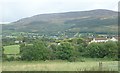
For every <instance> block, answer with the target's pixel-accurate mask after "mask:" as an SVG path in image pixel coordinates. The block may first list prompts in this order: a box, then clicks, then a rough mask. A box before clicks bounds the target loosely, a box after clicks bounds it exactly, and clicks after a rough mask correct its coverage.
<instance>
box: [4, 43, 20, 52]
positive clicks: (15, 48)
mask: <svg viewBox="0 0 120 73" xmlns="http://www.w3.org/2000/svg"><path fill="white" fill-rule="evenodd" d="M19 47H20V46H19V45H10V46H4V54H19V52H20V49H19Z"/></svg>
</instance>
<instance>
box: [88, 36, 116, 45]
mask: <svg viewBox="0 0 120 73" xmlns="http://www.w3.org/2000/svg"><path fill="white" fill-rule="evenodd" d="M107 41H114V42H116V41H118V38H115V37H112V38H93V40H91V41H90V42H89V44H90V43H93V42H95V43H100V42H107Z"/></svg>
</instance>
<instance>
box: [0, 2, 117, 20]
mask: <svg viewBox="0 0 120 73" xmlns="http://www.w3.org/2000/svg"><path fill="white" fill-rule="evenodd" d="M117 4H118V0H89V1H88V0H0V7H1V8H0V22H1V21H4V22H12V21H16V20H18V19H21V18H24V17H29V16H33V15H36V14H43V13H58V12H68V11H84V10H92V9H109V10H116V11H117V7H118V5H117Z"/></svg>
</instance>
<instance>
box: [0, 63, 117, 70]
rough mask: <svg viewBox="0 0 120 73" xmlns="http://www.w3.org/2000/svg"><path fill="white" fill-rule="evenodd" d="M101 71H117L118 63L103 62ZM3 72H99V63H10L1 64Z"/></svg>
mask: <svg viewBox="0 0 120 73" xmlns="http://www.w3.org/2000/svg"><path fill="white" fill-rule="evenodd" d="M102 63H103V64H102V70H103V71H118V61H103V62H102ZM2 70H3V71H99V70H100V68H99V62H97V61H89V62H66V61H61V62H58V61H45V62H44V61H32V62H25V61H12V62H3V67H2Z"/></svg>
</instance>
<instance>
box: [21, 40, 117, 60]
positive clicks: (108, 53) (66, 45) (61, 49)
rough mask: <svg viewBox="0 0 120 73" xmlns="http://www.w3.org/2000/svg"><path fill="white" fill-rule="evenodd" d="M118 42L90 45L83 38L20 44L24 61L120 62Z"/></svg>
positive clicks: (34, 41)
mask: <svg viewBox="0 0 120 73" xmlns="http://www.w3.org/2000/svg"><path fill="white" fill-rule="evenodd" d="M118 45H119V43H118V42H112V41H108V42H106V43H91V44H88V43H87V42H86V41H85V40H84V39H82V38H74V39H64V40H53V39H36V40H33V41H32V42H31V44H27V43H21V44H20V58H19V60H23V61H39V60H44V61H45V60H67V61H70V62H73V61H77V60H79V59H81V58H83V57H84V58H111V59H113V60H118Z"/></svg>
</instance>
